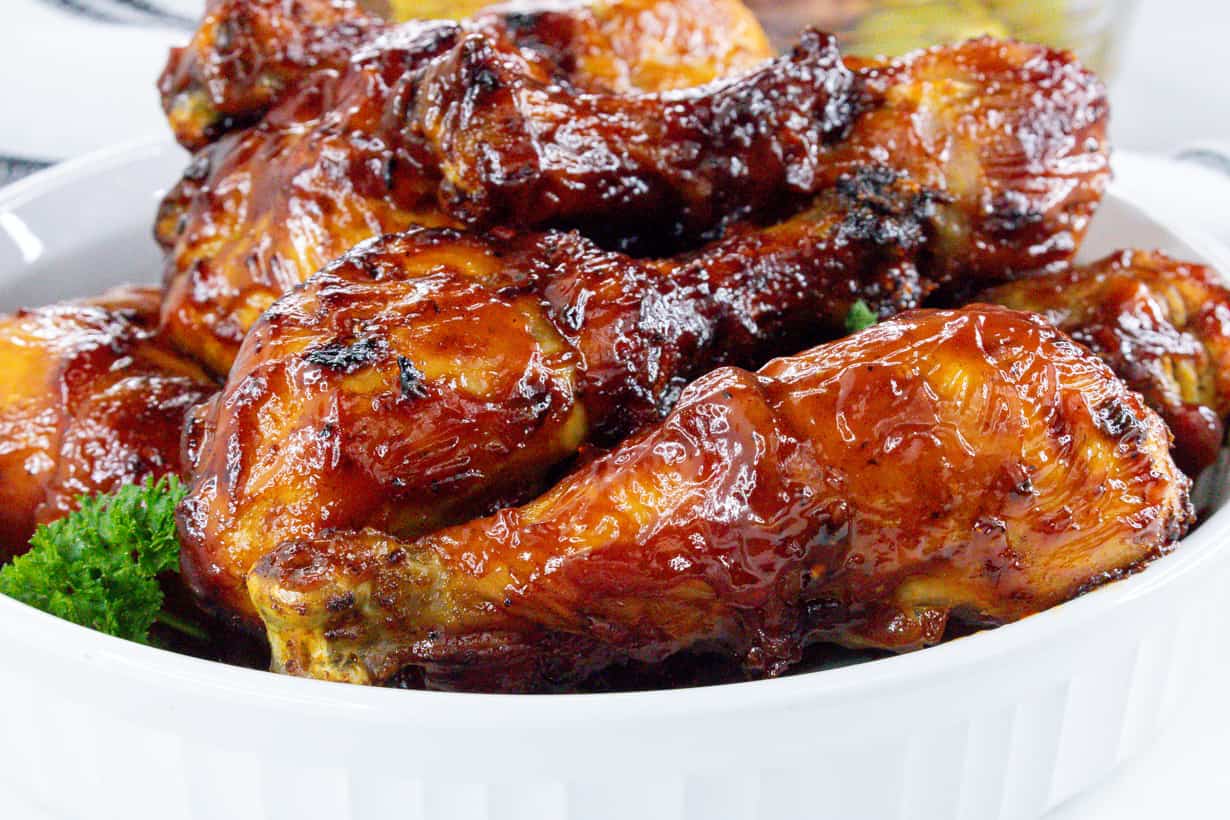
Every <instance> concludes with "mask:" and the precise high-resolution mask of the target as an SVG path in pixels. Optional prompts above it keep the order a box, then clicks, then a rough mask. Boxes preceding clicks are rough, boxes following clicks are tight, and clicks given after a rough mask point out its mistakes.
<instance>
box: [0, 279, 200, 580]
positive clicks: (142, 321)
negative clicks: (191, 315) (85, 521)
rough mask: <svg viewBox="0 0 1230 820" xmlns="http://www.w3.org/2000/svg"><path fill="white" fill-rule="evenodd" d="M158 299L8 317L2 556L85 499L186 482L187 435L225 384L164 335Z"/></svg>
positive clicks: (0, 471) (0, 328)
mask: <svg viewBox="0 0 1230 820" xmlns="http://www.w3.org/2000/svg"><path fill="white" fill-rule="evenodd" d="M158 299H159V295H158V292H157V291H156V290H154V289H152V288H149V289H146V288H133V289H123V290H117V291H112V292H110V293H108V294H106V295H104V296H102V297H99V298H97V299H90V300H85V301H80V302H66V303H62V304H57V305H52V306H50V307H43V308H36V309H32V310H22V311H18V312H17V313H15V314H12V315H9V316H5V317H3V318H0V362H2V363H3V365H2V370H3V376H4V378H3V381H4V384H5V385H6V387H5V389H4V390H3V391H0V560H4V559H7V558H10V557H12V556H14V555H18V554H20V553H22V552H24V551H25V549H26V547H27V546H28V541H29V540H30V536H31V535H32V534H33V532H34V528H35V526H36V525H37V524H43V523H47V522H49V521H52V520H55V519H56V518H60V517H61V516H63V515H65V514H66V513H68V512H70V511H71V510H72V509H74V508H75V506H76V503H77V499H78V498H79V497H80V496H81V495H84V494H91V493H98V492H110V491H112V490H114V489H116V488H117V487H118V486H120V485H121V484H127V483H132V482H137V481H142V480H144V479H145V478H146V477H150V476H153V477H158V476H162V475H164V474H167V473H174V474H179V475H184V474H185V470H184V469H183V464H182V463H181V460H180V434H181V431H182V428H183V424H184V418H185V416H186V415H187V413H188V411H189V410H190V409H191V408H192V406H193V405H195V404H197V403H198V402H200V401H202V400H204V399H205V398H206V397H208V396H209V395H210V394H212V393H213V392H214V391H215V390H216V389H217V385H216V384H215V383H214V382H213V381H212V380H210V379H209V378H208V377H207V376H206V375H205V373H204V372H202V371H201V369H200V368H199V367H198V366H196V365H195V364H193V363H192V362H190V361H189V360H187V359H185V358H184V357H183V356H181V355H180V354H178V353H176V352H174V350H173V349H172V348H171V347H170V346H169V345H168V344H166V342H165V341H164V340H162V339H160V338H159V337H158V335H157V333H156V328H157V321H158Z"/></svg>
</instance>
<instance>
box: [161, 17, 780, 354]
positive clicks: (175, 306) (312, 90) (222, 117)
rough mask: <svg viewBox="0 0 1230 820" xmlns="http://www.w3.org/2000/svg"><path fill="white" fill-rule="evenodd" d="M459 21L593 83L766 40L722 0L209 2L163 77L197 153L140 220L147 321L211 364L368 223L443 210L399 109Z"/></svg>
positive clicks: (664, 73)
mask: <svg viewBox="0 0 1230 820" xmlns="http://www.w3.org/2000/svg"><path fill="white" fill-rule="evenodd" d="M698 5H699V6H704V8H705V9H706V10H707V11H706V13H704V14H697V13H696V11H697V6H698ZM331 20H332V21H335V22H334V23H333V24H327V23H326V22H318V21H331ZM749 20H750V21H751V22H750V23H749ZM749 26H750V28H749ZM298 28H301V29H303V30H302V31H297V29H298ZM296 31H297V33H296ZM474 32H482V33H484V34H485V36H489V37H490V38H492V39H493V40H495V41H499V42H502V43H505V45H506V46H507V47H508V48H512V49H516V50H518V51H519V53H520V54H521V55H522V57H523V58H524V59H525V60H526V61H527V62H528V63H529V64H531V65H533V66H535V67H536V69H535V70H537V71H539V72H540V73H544V74H549V75H551V76H553V77H555V78H556V79H557V81H559V82H567V83H568V84H569V86H570V87H577V88H581V89H587V90H590V91H599V90H601V91H608V92H625V91H633V90H645V91H651V92H652V91H660V90H663V89H669V88H672V87H675V86H678V85H689V84H691V83H693V82H707V81H709V80H712V79H714V78H716V77H717V76H720V75H722V74H725V73H727V72H728V71H733V70H739V69H742V68H744V67H750V66H751V65H753V64H754V63H755V62H758V61H759V60H760V59H762V58H763V57H765V56H767V55H768V53H769V52H768V45H767V42H766V41H765V39H764V35H763V33H762V32H759V30H758V29H757V28H755V23H754V19H753V18H751V17H750V12H748V11H747V9H745V8H744V7H743V6H742V5H741V4H740V3H738V2H737V0H708V1H707V2H703V3H702V2H701V0H690V1H685V2H680V0H630V1H629V2H618V3H603V4H599V5H598V6H595V7H593V8H590V7H588V6H584V5H581V4H568V3H564V4H560V3H545V4H544V5H540V6H517V7H515V8H510V9H508V10H506V11H501V10H500V9H498V8H497V9H495V10H492V11H485V12H483V13H481V14H479V15H478V16H477V17H475V18H473V19H472V20H469V21H463V22H462V23H455V22H451V21H416V22H410V23H406V24H403V25H400V26H393V25H391V24H388V23H385V22H383V21H379V20H377V19H375V18H373V17H371V16H369V15H366V14H365V13H363V12H361V11H359V10H358V8H357V7H356V6H354V4H353V3H349V2H346V1H345V0H343V1H342V2H333V0H295V2H283V0H258V2H256V3H249V2H247V0H222V1H221V2H215V3H213V4H212V5H211V7H210V9H209V13H208V14H207V15H206V18H205V20H204V22H203V24H202V28H201V30H200V31H199V32H198V34H197V36H196V38H194V41H193V43H192V44H191V45H190V46H189V47H188V49H187V50H185V51H182V52H177V53H175V54H173V55H172V59H171V64H170V65H169V66H168V69H167V73H166V75H164V80H163V84H162V85H163V90H164V104H165V106H166V107H167V109H168V111H169V112H170V114H171V119H172V124H173V127H174V128H175V130H176V132H177V133H178V134H179V135H180V139H181V141H182V142H184V143H185V144H187V145H190V146H193V147H199V148H200V150H199V151H198V152H197V153H196V155H195V156H194V158H193V161H192V163H191V164H190V165H189V167H188V169H187V170H186V171H185V174H184V177H183V179H182V180H181V181H180V183H179V184H178V185H176V186H175V188H174V189H173V190H172V191H171V192H170V193H169V194H168V196H167V198H166V199H165V200H164V202H163V205H162V208H161V209H160V213H159V216H158V220H157V223H156V226H155V235H156V237H157V238H158V241H159V242H160V244H162V245H163V247H164V248H165V249H166V250H167V252H168V260H167V269H166V282H167V295H166V297H165V300H164V304H163V314H162V320H163V323H164V326H165V327H166V328H167V332H168V334H169V335H170V336H171V337H172V338H174V339H175V340H176V342H177V344H178V345H179V346H180V347H181V348H182V349H183V350H185V351H187V352H189V353H191V354H193V355H195V356H196V357H197V358H198V359H200V360H201V361H202V362H204V363H205V364H206V365H207V366H209V367H210V368H212V369H213V370H214V372H216V373H219V374H225V372H226V371H227V370H228V369H229V367H230V364H231V362H232V360H233V357H234V354H235V350H236V348H237V347H238V343H239V341H240V340H241V339H242V337H243V334H244V333H245V332H246V331H247V329H248V328H249V327H250V326H251V324H252V322H254V321H255V319H256V317H257V316H259V315H260V313H261V312H262V311H263V310H264V309H265V308H266V307H268V306H269V304H271V303H272V302H273V300H274V299H276V298H277V297H278V296H280V295H281V294H282V293H284V292H285V291H287V290H289V289H290V288H291V287H293V286H294V285H297V284H299V283H301V282H302V281H303V280H304V279H306V278H307V277H308V276H309V275H310V274H311V273H313V272H315V271H316V270H318V269H319V268H320V267H321V266H323V265H324V264H325V263H327V262H329V261H331V260H332V259H334V258H336V257H338V256H340V255H341V254H342V253H344V252H345V251H346V250H349V249H350V248H351V247H353V246H354V245H356V244H358V243H359V242H360V241H362V240H365V239H368V238H370V237H372V236H377V235H380V234H382V233H388V232H391V231H396V230H402V229H405V228H408V227H411V226H414V225H428V226H430V225H446V224H453V223H454V222H455V220H454V219H453V218H452V217H451V216H449V215H448V214H447V213H445V212H444V211H442V210H441V209H440V207H439V205H438V202H437V200H438V199H439V190H438V189H439V187H440V176H439V169H438V168H437V167H436V164H435V161H434V159H433V158H432V156H431V154H430V151H429V149H428V148H427V147H426V146H425V145H423V144H422V141H421V140H420V139H419V138H418V137H417V136H416V134H415V133H414V129H413V128H412V127H410V126H411V125H412V123H409V122H408V121H407V117H406V114H405V112H404V109H405V108H406V106H407V105H410V104H411V103H412V101H413V100H412V98H413V93H414V88H415V81H416V78H417V77H418V76H419V74H420V73H421V72H420V69H421V68H422V67H423V66H424V65H425V64H426V63H427V62H428V61H430V60H431V59H432V58H434V57H437V56H440V55H441V54H444V53H447V52H448V51H449V49H450V48H451V47H452V46H453V45H454V44H455V43H456V42H457V40H458V39H459V38H461V37H463V36H464V35H465V34H466V33H474ZM734 37H738V38H740V39H739V40H737V41H736V40H734V39H728V38H734ZM701 46H704V47H705V48H707V49H709V50H708V51H703V50H701V51H698V53H697V54H696V55H695V57H694V60H693V62H692V63H690V64H689V63H686V62H685V61H684V59H683V57H682V55H683V54H684V53H685V52H687V51H688V50H689V49H691V48H693V47H695V48H697V49H700V48H701ZM220 112H225V113H224V114H222V113H220ZM181 114H182V116H180V115H181ZM241 123H243V124H248V125H250V127H248V128H246V129H239V130H234V128H235V126H236V125H237V124H241ZM215 135H221V136H219V137H218V138H217V139H216V140H215V141H212V142H211V141H210V140H211V139H213V138H214V136H215Z"/></svg>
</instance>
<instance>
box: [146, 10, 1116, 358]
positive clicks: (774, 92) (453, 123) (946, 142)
mask: <svg viewBox="0 0 1230 820" xmlns="http://www.w3.org/2000/svg"><path fill="white" fill-rule="evenodd" d="M661 2H663V3H666V2H667V0H661ZM634 5H635V4H634ZM685 5H686V4H685ZM603 8H604V9H608V10H607V12H605V13H608V14H615V13H616V11H617V10H618V9H620V8H622V6H621V5H620V4H614V5H611V6H609V8H608V7H607V6H603ZM576 13H577V14H581V12H576ZM492 14H494V15H495V17H493V18H482V19H483V20H487V21H489V20H491V19H503V20H505V23H506V25H504V26H503V28H501V27H500V26H497V25H494V24H489V22H482V21H480V20H479V19H478V18H476V21H473V22H470V23H463V24H453V23H433V24H424V23H416V24H406V25H405V26H403V27H401V28H398V29H395V30H391V31H390V32H386V33H384V34H382V35H380V36H377V37H376V38H375V39H374V40H373V41H372V43H371V44H370V45H369V46H368V47H365V48H363V49H359V50H358V51H357V52H356V55H355V59H353V60H351V61H350V62H349V63H348V64H347V66H346V68H345V69H344V70H342V69H334V70H330V71H320V72H316V73H309V74H308V75H306V76H305V77H304V78H301V79H300V80H299V81H298V83H297V84H296V85H294V91H293V93H288V94H284V95H282V96H281V97H277V98H275V99H276V102H274V104H273V107H272V108H270V109H268V110H267V111H266V112H265V113H264V114H263V115H261V119H260V120H259V123H258V124H257V125H256V126H254V127H251V128H249V129H247V130H243V131H237V132H234V133H231V134H230V135H228V136H226V137H223V138H222V139H221V140H219V141H218V142H215V143H213V144H212V145H210V146H208V147H207V148H205V149H204V150H202V151H201V152H199V153H198V154H197V156H196V159H195V160H194V162H193V164H192V166H191V167H190V168H189V170H188V172H187V173H186V174H185V177H184V180H183V181H182V182H181V183H180V185H178V186H177V187H176V189H175V190H174V191H172V193H171V194H170V195H169V196H168V198H167V200H166V202H165V203H164V207H163V210H162V213H161V215H160V219H159V226H158V230H157V233H158V236H159V239H160V241H161V242H162V243H163V245H164V247H166V248H167V251H168V259H167V268H166V279H167V285H168V286H167V296H166V299H165V301H164V305H163V321H164V324H165V325H166V327H167V330H168V333H169V334H170V335H171V337H172V338H174V339H175V340H176V342H177V344H179V345H180V347H181V348H182V349H184V350H185V351H187V352H189V353H191V354H193V355H195V356H197V357H198V358H199V359H200V360H201V361H203V362H205V363H206V364H207V365H208V366H209V367H210V368H212V369H213V370H215V371H216V372H218V373H224V372H225V371H226V370H227V369H228V368H229V366H230V365H231V364H232V362H233V359H234V355H235V352H236V350H237V348H238V345H239V343H240V341H241V340H242V337H243V335H244V334H245V333H246V332H247V330H248V329H249V328H250V327H251V325H252V323H253V322H255V320H256V318H257V317H258V316H259V315H260V313H261V312H262V311H263V310H264V309H265V308H267V307H268V306H269V305H270V304H271V303H272V302H273V301H274V300H275V299H276V298H277V297H278V296H280V295H281V294H282V293H284V292H286V291H287V290H289V289H290V288H291V287H293V286H295V285H297V284H299V283H301V282H302V281H303V280H305V279H306V278H307V277H308V276H309V275H310V274H311V273H313V272H314V271H315V270H317V269H318V268H319V267H320V266H322V265H323V264H325V263H326V262H328V261H329V260H331V259H333V258H335V257H336V256H339V255H340V254H341V253H343V252H344V251H345V250H347V249H349V248H350V247H352V246H353V245H355V244H357V243H358V242H359V241H361V240H363V239H366V238H369V237H371V236H373V235H378V234H381V233H385V232H391V231H395V230H401V229H404V228H406V227H408V226H411V225H426V226H439V225H455V224H458V223H460V222H467V223H472V224H477V225H483V224H488V223H490V222H491V221H493V220H494V221H498V222H501V223H504V224H516V225H519V226H521V227H530V226H535V225H540V224H542V223H546V224H548V225H554V226H556V227H559V226H561V225H562V226H565V227H567V226H573V227H580V228H581V229H583V230H584V231H585V232H587V233H589V234H590V235H591V236H592V237H593V238H597V239H599V240H600V241H602V242H603V243H604V244H606V245H607V246H611V247H617V248H623V249H628V250H633V251H635V252H636V253H638V254H645V253H650V252H652V253H650V255H656V254H658V253H660V252H662V250H661V247H660V245H661V244H662V243H663V242H665V243H666V244H667V245H679V244H681V243H682V244H685V245H686V244H688V243H689V242H691V243H692V244H694V243H695V242H696V241H700V240H703V239H705V238H706V237H709V236H716V235H717V234H719V233H721V231H722V230H723V229H724V228H725V227H727V226H728V224H729V223H730V222H731V221H732V220H736V219H737V218H739V217H751V218H754V219H755V220H757V221H760V222H772V221H774V220H777V219H780V218H782V217H783V216H784V215H788V214H789V213H790V212H791V211H792V210H799V209H805V208H806V207H808V202H809V201H810V197H811V196H812V195H813V194H815V193H817V192H819V193H823V192H824V191H826V190H829V189H831V188H832V187H833V186H834V185H835V184H836V181H837V180H838V179H841V178H843V177H846V176H849V175H851V174H852V173H854V172H856V171H857V170H858V169H860V168H864V167H867V166H868V165H872V164H883V163H884V162H886V161H889V160H890V159H891V161H892V162H893V163H894V164H895V165H897V166H899V167H900V168H901V169H902V170H903V171H905V172H907V173H908V174H909V175H910V176H911V178H913V179H914V180H915V182H916V184H918V185H919V186H920V187H926V188H930V189H934V190H937V191H939V192H941V193H942V194H943V197H941V200H942V202H941V205H942V207H943V209H944V218H943V219H942V220H941V224H942V226H943V233H944V235H945V237H946V243H947V244H949V245H952V246H957V247H962V248H977V249H978V252H977V253H970V254H967V255H966V256H965V257H964V258H963V259H962V263H963V264H964V265H965V266H966V268H964V269H958V268H956V267H954V268H953V269H951V270H950V271H948V273H947V276H948V277H949V278H951V277H955V276H957V275H958V273H962V274H963V271H964V270H965V269H968V270H969V272H970V274H971V275H973V276H974V277H978V276H981V275H994V276H1000V277H1002V276H1003V275H1005V274H1006V273H1008V274H1011V273H1013V272H1018V271H1026V270H1035V269H1044V268H1048V267H1051V266H1055V265H1058V264H1061V263H1062V262H1064V261H1065V260H1066V259H1067V258H1068V257H1069V256H1070V255H1071V253H1072V250H1073V248H1074V247H1075V246H1076V244H1077V243H1078V242H1079V239H1080V237H1081V236H1082V235H1083V232H1084V229H1085V226H1086V224H1087V222H1088V219H1089V217H1090V216H1091V214H1092V211H1093V209H1094V207H1095V206H1096V204H1097V202H1098V201H1099V199H1100V197H1101V194H1102V191H1103V188H1104V186H1105V182H1106V179H1107V175H1108V165H1107V162H1106V145H1105V125H1106V105H1105V95H1104V91H1103V89H1102V87H1101V85H1100V84H1099V83H1098V82H1097V80H1096V79H1095V78H1094V77H1093V76H1092V75H1090V74H1089V73H1087V72H1085V71H1084V70H1083V69H1081V68H1080V66H1079V65H1078V64H1076V63H1075V61H1074V60H1073V59H1072V58H1071V57H1070V56H1068V55H1066V54H1063V53H1060V52H1054V51H1050V50H1047V49H1044V48H1042V47H1039V46H1026V45H1021V44H1016V43H1009V42H997V41H991V40H982V41H974V42H971V43H967V44H964V45H962V46H955V47H949V48H939V49H935V50H932V51H928V52H922V53H919V54H916V55H913V56H911V57H909V58H906V59H904V60H902V61H897V62H893V63H888V64H884V65H878V64H870V63H863V62H858V63H855V62H850V63H849V65H847V64H843V63H840V62H837V61H836V59H835V55H833V54H832V53H831V41H829V40H828V39H826V38H823V37H820V36H819V35H809V36H807V37H805V38H804V41H803V43H802V44H801V46H800V48H799V49H798V50H797V51H796V52H795V53H794V54H792V55H787V56H785V57H782V58H778V59H777V60H775V61H772V62H770V63H768V64H766V65H764V66H762V67H761V68H760V69H758V70H757V71H756V72H754V73H753V74H752V75H748V76H744V77H738V78H734V79H728V80H723V81H718V82H716V83H713V84H710V85H707V86H703V87H699V88H695V89H689V90H686V91H679V90H675V91H670V90H667V91H666V92H664V93H656V92H662V88H660V87H658V88H653V87H647V86H646V87H642V88H635V89H634V88H628V87H626V83H625V84H623V85H620V84H616V83H611V82H608V80H607V78H608V77H610V76H615V75H619V74H620V72H613V71H607V70H605V69H604V72H605V73H601V74H600V75H597V76H596V75H593V74H590V73H589V72H588V69H586V68H585V66H589V65H592V63H593V61H592V60H589V61H579V62H578V61H577V60H576V59H575V53H574V52H570V51H568V50H566V49H560V48H557V47H552V48H549V49H539V48H538V47H537V43H538V38H537V37H536V36H532V35H531V34H530V33H529V32H536V31H537V30H538V28H539V27H541V26H542V25H545V24H543V23H542V21H543V20H545V19H551V20H555V21H556V23H555V24H553V25H557V24H558V19H559V17H560V15H566V14H567V13H566V12H554V13H552V14H550V15H542V14H531V15H529V16H528V17H526V16H525V15H520V16H517V17H516V20H517V21H518V22H517V24H516V25H512V24H511V23H509V22H508V21H509V20H512V19H513V18H512V15H509V16H508V17H504V18H501V17H500V16H499V14H498V13H496V12H492ZM586 14H590V17H592V13H589V12H586ZM616 16H617V17H618V15H616ZM480 17H481V16H480ZM590 17H585V18H584V19H590ZM700 19H709V18H700ZM694 25H699V23H694ZM715 25H716V23H715ZM553 30H554V29H553ZM671 30H672V31H673V30H674V29H671ZM683 30H686V27H685V29H683ZM393 31H395V32H396V34H395V35H394V33H392V32H393ZM557 39H558V38H557ZM571 42H573V44H574V45H575V46H576V47H577V48H578V49H580V48H582V46H584V47H588V46H589V45H590V44H591V42H590V41H589V40H585V39H584V38H582V37H580V36H579V35H578V36H577V37H574V38H573V40H572V41H571ZM578 43H579V44H580V45H577V44H578ZM643 46H644V48H643V52H644V55H645V56H644V59H645V60H649V61H652V60H653V59H654V58H655V55H656V54H657V51H658V46H657V44H656V43H651V42H648V41H646V42H645V43H644V44H643ZM585 53H587V54H592V52H590V51H586V52H585ZM620 53H621V54H634V53H636V52H635V50H632V49H625V51H624V52H620ZM620 61H621V62H622V63H623V64H625V65H627V66H628V67H629V69H628V71H626V72H623V74H626V75H627V76H628V77H635V76H639V75H638V73H637V72H636V71H634V70H632V67H635V66H637V65H639V63H638V62H637V59H633V57H631V56H623V57H620ZM727 67H728V68H735V67H734V66H727ZM690 76H691V78H692V79H697V77H696V75H695V72H692V73H690ZM710 79H712V78H710ZM604 83H605V85H604ZM809 88H810V89H811V90H812V91H813V92H814V94H813V96H809V95H808V94H807V93H806V92H807V91H808V89H809ZM640 92H651V93H648V94H646V93H640ZM645 135H649V136H650V137H651V138H650V139H646V137H645ZM766 206H771V207H766ZM783 212H784V213H783ZM946 258H953V255H952V254H949V255H947V256H946Z"/></svg>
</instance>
